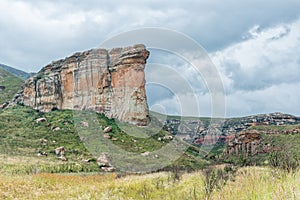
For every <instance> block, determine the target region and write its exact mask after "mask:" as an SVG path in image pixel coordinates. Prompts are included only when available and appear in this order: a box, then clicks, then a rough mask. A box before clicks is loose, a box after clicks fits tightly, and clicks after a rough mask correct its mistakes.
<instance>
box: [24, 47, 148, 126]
mask: <svg viewBox="0 0 300 200" xmlns="http://www.w3.org/2000/svg"><path fill="white" fill-rule="evenodd" d="M148 56H149V52H148V51H147V50H146V49H145V46H144V45H135V46H132V47H125V48H114V49H112V50H106V49H92V50H89V51H85V52H81V53H75V54H73V55H72V56H70V57H67V58H65V59H62V60H59V61H55V62H52V63H51V64H49V65H47V66H46V67H44V68H43V69H42V70H41V71H40V72H39V73H38V74H36V75H35V76H34V77H32V78H30V79H28V80H27V81H26V83H25V84H24V89H23V91H22V95H21V101H22V102H23V104H24V105H28V106H31V107H33V108H35V109H37V110H40V111H42V112H48V111H51V110H53V109H76V110H86V109H91V110H95V111H96V112H99V113H104V114H105V115H106V116H107V117H109V118H116V119H118V120H120V121H122V122H129V123H132V124H136V125H140V126H144V125H147V124H148V123H149V110H148V105H147V99H146V91H145V74H144V68H145V64H146V60H147V58H148Z"/></svg>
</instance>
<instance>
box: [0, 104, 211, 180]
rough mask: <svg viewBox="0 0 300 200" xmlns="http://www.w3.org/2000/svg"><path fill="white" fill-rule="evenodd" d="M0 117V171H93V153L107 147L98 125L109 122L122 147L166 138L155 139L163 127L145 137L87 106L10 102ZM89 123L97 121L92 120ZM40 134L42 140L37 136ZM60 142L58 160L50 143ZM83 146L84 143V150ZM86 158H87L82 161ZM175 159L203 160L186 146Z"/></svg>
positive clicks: (150, 147)
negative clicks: (62, 153)
mask: <svg viewBox="0 0 300 200" xmlns="http://www.w3.org/2000/svg"><path fill="white" fill-rule="evenodd" d="M89 115H93V116H96V117H95V118H92V119H91V120H90V121H88V119H87V118H85V117H84V116H89ZM0 118H1V121H0V141H1V142H0V152H1V153H0V157H1V159H0V162H1V163H0V172H2V173H21V174H22V173H32V172H35V171H40V172H91V171H99V168H98V167H97V165H96V163H95V158H96V156H97V155H99V154H100V153H101V152H103V151H104V152H105V151H107V149H105V146H101V145H99V144H100V143H99V141H100V140H102V139H103V132H101V129H103V128H105V127H107V126H112V128H113V130H112V132H110V133H109V136H110V137H111V138H114V139H111V140H109V141H111V142H112V143H113V144H114V145H115V146H117V147H118V148H120V149H123V150H124V151H125V152H133V153H137V154H138V155H140V154H141V153H143V152H147V151H148V152H152V151H155V150H157V149H161V148H162V147H163V146H164V145H166V142H167V141H159V140H158V137H163V136H164V135H165V134H167V132H165V131H162V130H161V131H159V132H157V133H156V134H154V135H150V137H149V138H142V137H136V136H134V134H130V133H129V134H126V133H125V132H123V131H122V130H121V129H120V128H119V127H118V126H117V124H116V123H115V122H114V120H110V119H108V118H106V117H105V116H103V115H100V114H96V113H90V112H88V111H86V112H78V113H76V114H75V113H74V112H73V111H71V110H56V111H53V112H50V113H39V112H37V111H35V110H33V109H32V108H29V107H25V106H20V105H16V106H14V107H11V108H8V109H5V110H2V111H0ZM38 118H46V119H47V121H45V122H41V123H37V122H36V119H38ZM83 119H84V122H88V124H89V125H88V127H85V126H83V125H81V124H82V123H84V122H83V121H82V120H83ZM93 123H97V126H95V125H93ZM131 128H132V127H131ZM78 131H80V135H79V134H78ZM43 139H45V140H47V142H41V141H40V140H43ZM60 146H64V147H65V148H66V157H67V158H68V161H67V162H63V161H60V160H59V159H58V157H57V156H56V155H55V153H54V149H55V148H57V147H60ZM86 146H88V147H89V149H88V150H87V149H86ZM39 152H45V153H47V154H48V156H47V157H38V156H37V154H38V153H39ZM111 153H112V152H111ZM121 156H122V155H121ZM165 156H170V155H165ZM89 159H90V160H92V162H89V163H86V162H84V161H85V160H89ZM145 159H147V157H145ZM161 159H163V158H161ZM132 164H134V162H133V163H132ZM175 164H176V165H178V166H182V167H186V168H190V169H196V168H202V167H203V166H204V165H207V164H208V162H207V161H204V160H202V159H200V158H197V156H195V155H192V154H189V153H188V152H187V153H184V154H183V155H182V156H181V157H180V158H179V159H178V160H177V161H176V162H175Z"/></svg>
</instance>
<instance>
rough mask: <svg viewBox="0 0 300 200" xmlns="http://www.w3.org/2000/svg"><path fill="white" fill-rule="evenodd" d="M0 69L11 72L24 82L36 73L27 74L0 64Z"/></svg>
mask: <svg viewBox="0 0 300 200" xmlns="http://www.w3.org/2000/svg"><path fill="white" fill-rule="evenodd" d="M0 68H2V69H4V70H6V71H8V72H10V73H11V74H14V75H15V76H17V77H19V78H20V79H22V80H26V79H28V78H29V77H31V76H33V75H34V73H27V72H24V71H22V70H19V69H15V68H13V67H9V66H7V65H3V64H0Z"/></svg>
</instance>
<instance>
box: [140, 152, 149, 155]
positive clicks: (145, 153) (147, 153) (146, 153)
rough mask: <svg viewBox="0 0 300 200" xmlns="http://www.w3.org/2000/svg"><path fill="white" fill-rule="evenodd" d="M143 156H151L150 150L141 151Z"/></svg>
mask: <svg viewBox="0 0 300 200" xmlns="http://www.w3.org/2000/svg"><path fill="white" fill-rule="evenodd" d="M141 155H142V156H149V155H150V152H149V151H146V152H144V153H141Z"/></svg>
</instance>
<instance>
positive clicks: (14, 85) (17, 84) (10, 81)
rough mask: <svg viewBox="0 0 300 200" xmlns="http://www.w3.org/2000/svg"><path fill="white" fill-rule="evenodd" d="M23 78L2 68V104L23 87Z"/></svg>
mask: <svg viewBox="0 0 300 200" xmlns="http://www.w3.org/2000/svg"><path fill="white" fill-rule="evenodd" d="M22 84H23V80H22V79H21V78H19V77H17V76H15V75H14V74H12V73H10V72H8V71H6V70H4V69H2V68H0V105H1V104H3V103H5V102H8V101H10V100H11V99H12V98H13V97H14V95H15V94H16V93H17V92H18V91H19V90H20V89H21V87H22Z"/></svg>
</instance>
